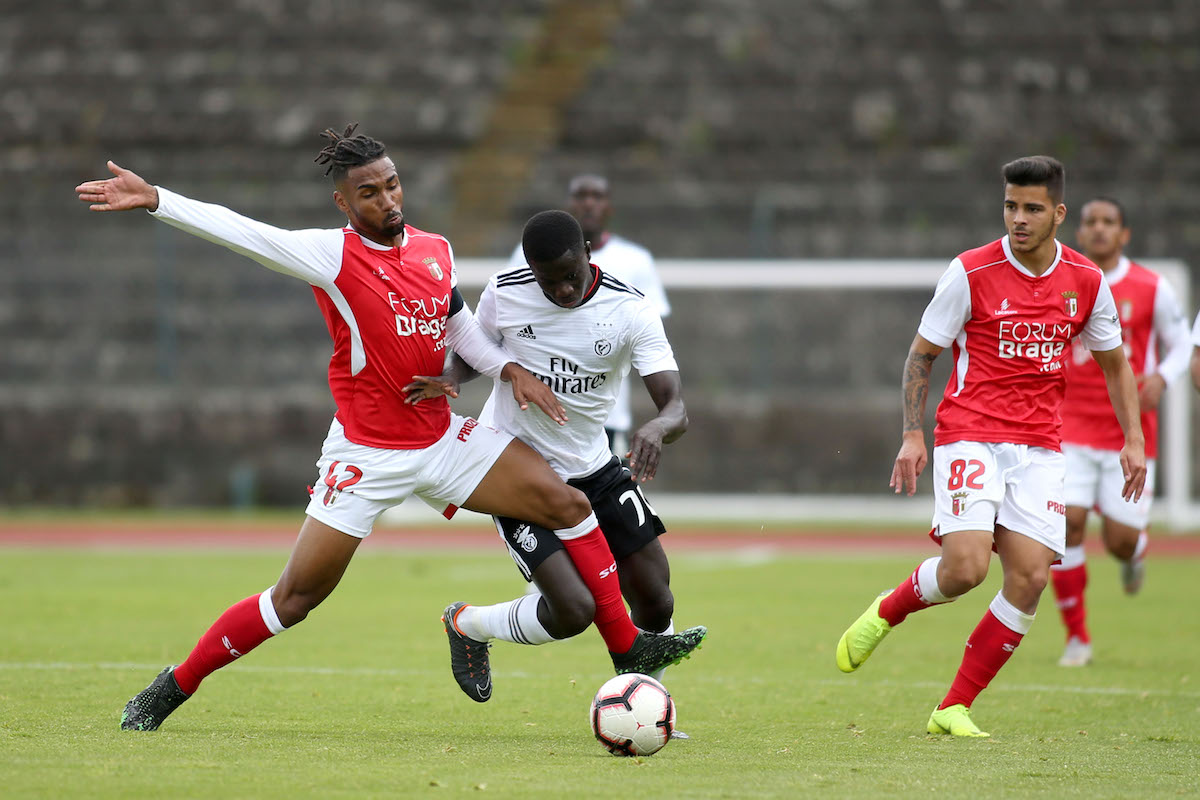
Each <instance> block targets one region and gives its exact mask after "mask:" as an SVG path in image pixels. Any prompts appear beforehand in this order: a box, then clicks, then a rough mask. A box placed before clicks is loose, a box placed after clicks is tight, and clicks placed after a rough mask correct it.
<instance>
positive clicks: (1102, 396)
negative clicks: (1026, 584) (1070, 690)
mask: <svg viewBox="0 0 1200 800" xmlns="http://www.w3.org/2000/svg"><path fill="white" fill-rule="evenodd" d="M1129 237H1130V229H1129V224H1128V222H1127V220H1126V219H1125V209H1124V208H1122V207H1121V204H1120V203H1118V202H1117V201H1116V200H1114V199H1112V198H1109V197H1097V198H1094V199H1092V200H1090V201H1088V202H1087V203H1086V204H1084V206H1083V212H1082V214H1081V216H1080V222H1079V230H1078V231H1077V232H1076V239H1077V240H1078V241H1079V245H1080V247H1082V248H1083V253H1084V255H1086V256H1087V257H1088V258H1089V259H1091V260H1092V261H1093V262H1095V264H1096V266H1098V267H1099V268H1100V269H1101V270H1102V271H1103V272H1104V280H1105V282H1106V283H1108V287H1109V289H1111V290H1112V293H1113V300H1114V301H1115V302H1116V304H1117V314H1118V315H1119V316H1120V318H1121V332H1122V334H1123V339H1124V342H1125V356H1126V357H1127V358H1128V359H1129V366H1130V368H1132V369H1133V375H1134V378H1135V379H1136V380H1137V381H1138V384H1139V387H1140V388H1139V392H1138V402H1139V405H1140V408H1141V411H1142V420H1141V421H1142V433H1143V434H1144V435H1145V437H1146V491H1145V492H1143V493H1142V497H1141V499H1140V500H1138V501H1137V502H1135V503H1127V502H1125V501H1124V500H1122V499H1121V489H1122V486H1123V485H1124V482H1125V478H1124V475H1123V473H1122V470H1121V460H1120V452H1121V447H1122V445H1123V443H1124V435H1123V434H1122V432H1121V425H1120V423H1119V422H1118V420H1117V417H1116V414H1114V413H1113V410H1112V404H1111V403H1109V400H1108V391H1107V388H1106V384H1105V380H1104V373H1103V372H1102V371H1101V369H1100V367H1099V365H1097V364H1096V361H1095V360H1094V359H1093V358H1092V356H1091V353H1090V352H1088V350H1087V348H1086V347H1084V346H1083V344H1082V342H1080V341H1079V340H1078V339H1076V340H1075V344H1074V352H1073V355H1072V357H1071V358H1070V359H1068V360H1067V363H1066V375H1067V393H1066V396H1065V398H1064V400H1063V406H1062V420H1063V426H1062V438H1063V448H1062V451H1063V456H1064V457H1065V458H1066V463H1067V481H1066V491H1065V495H1066V498H1067V550H1066V553H1064V554H1063V558H1062V563H1061V564H1055V565H1054V566H1053V567H1051V568H1050V577H1051V580H1052V581H1053V583H1054V594H1055V597H1056V598H1057V600H1058V610H1059V613H1060V614H1062V618H1063V622H1064V623H1065V624H1066V627H1067V645H1066V649H1065V650H1064V651H1063V654H1062V657H1061V658H1060V659H1059V660H1058V663H1059V665H1060V666H1063V667H1082V666H1084V665H1085V664H1088V663H1090V662H1091V660H1092V642H1091V636H1090V635H1089V634H1088V629H1087V621H1086V610H1085V607H1084V588H1085V587H1086V586H1087V564H1086V561H1085V559H1084V553H1083V537H1084V532H1085V529H1086V525H1087V518H1088V512H1089V511H1090V510H1091V509H1093V508H1095V509H1096V510H1097V511H1099V512H1100V516H1101V519H1102V524H1101V529H1100V530H1101V534H1102V536H1103V538H1104V546H1105V547H1106V548H1108V552H1110V553H1112V554H1113V556H1114V557H1115V558H1117V559H1118V560H1119V561H1120V562H1121V582H1122V584H1123V585H1124V587H1125V592H1126V593H1127V594H1131V595H1132V594H1137V592H1138V590H1139V589H1141V588H1142V580H1143V578H1144V577H1145V570H1146V567H1145V561H1144V556H1145V552H1146V542H1147V538H1146V526H1147V524H1148V523H1149V520H1150V504H1151V502H1152V499H1153V492H1154V465H1155V459H1156V458H1157V456H1158V403H1159V400H1160V399H1161V398H1162V394H1163V390H1164V389H1166V388H1167V385H1168V384H1169V383H1171V382H1172V381H1174V380H1175V379H1176V378H1178V377H1179V376H1180V375H1182V374H1183V373H1184V372H1186V371H1187V363H1188V353H1189V351H1190V349H1191V348H1190V347H1189V344H1188V328H1187V320H1186V319H1185V318H1184V316H1183V310H1182V309H1181V308H1180V306H1179V301H1178V300H1177V299H1176V297H1175V292H1174V291H1173V290H1172V289H1171V285H1170V284H1169V283H1167V282H1166V281H1165V280H1163V279H1162V277H1161V276H1159V275H1158V274H1156V273H1154V272H1151V271H1150V270H1148V269H1146V268H1145V267H1143V266H1141V265H1140V264H1137V263H1135V262H1133V261H1130V260H1129V259H1128V258H1126V257H1125V255H1124V250H1125V246H1126V245H1128V244H1129ZM1160 356H1161V360H1160Z"/></svg>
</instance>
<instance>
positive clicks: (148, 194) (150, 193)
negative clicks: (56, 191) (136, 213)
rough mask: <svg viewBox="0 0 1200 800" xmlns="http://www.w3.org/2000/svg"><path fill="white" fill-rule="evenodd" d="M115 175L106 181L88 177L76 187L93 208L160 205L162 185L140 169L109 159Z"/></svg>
mask: <svg viewBox="0 0 1200 800" xmlns="http://www.w3.org/2000/svg"><path fill="white" fill-rule="evenodd" d="M108 171H109V172H111V173H112V174H113V175H114V176H116V177H113V178H108V179H106V180H102V181H85V182H84V183H81V184H79V185H78V186H76V187H75V194H76V195H77V196H78V197H79V199H80V200H82V201H83V202H85V203H91V205H90V206H88V208H89V209H90V210H92V211H128V210H129V209H131V208H146V209H149V210H151V211H154V210H155V209H157V208H158V189H155V188H154V187H153V186H151V185H150V184H148V183H146V182H145V181H144V180H142V178H141V176H139V175H138V174H137V173H136V172H131V171H129V170H127V169H125V168H124V167H118V166H117V165H116V164H114V163H113V162H112V161H109V162H108Z"/></svg>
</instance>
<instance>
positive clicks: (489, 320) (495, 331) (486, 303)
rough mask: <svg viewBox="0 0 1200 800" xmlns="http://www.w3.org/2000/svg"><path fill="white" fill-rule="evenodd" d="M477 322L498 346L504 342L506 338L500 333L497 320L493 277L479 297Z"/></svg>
mask: <svg viewBox="0 0 1200 800" xmlns="http://www.w3.org/2000/svg"><path fill="white" fill-rule="evenodd" d="M475 321H476V322H478V323H479V327H480V328H482V329H483V332H484V333H486V334H487V335H488V338H489V339H491V340H492V341H493V342H495V343H496V344H500V343H501V342H502V341H503V340H504V336H503V335H502V334H501V333H500V324H499V322H498V321H497V319H496V279H495V278H494V277H493V278H492V279H491V280H490V281H488V284H487V286H485V287H483V294H481V295H480V296H479V306H478V307H476V309H475Z"/></svg>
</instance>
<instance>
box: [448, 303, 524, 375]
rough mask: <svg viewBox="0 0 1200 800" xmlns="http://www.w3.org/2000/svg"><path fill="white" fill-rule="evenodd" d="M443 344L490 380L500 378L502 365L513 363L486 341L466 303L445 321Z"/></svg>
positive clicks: (511, 358)
mask: <svg viewBox="0 0 1200 800" xmlns="http://www.w3.org/2000/svg"><path fill="white" fill-rule="evenodd" d="M446 344H447V345H448V346H449V347H450V349H451V350H453V351H454V352H456V353H458V354H459V355H460V356H462V359H463V361H466V362H467V363H468V364H470V365H471V367H472V368H474V370H475V371H476V372H478V373H479V374H481V375H487V376H488V377H489V378H498V377H500V371H501V370H502V369H504V365H505V364H507V363H509V362H510V361H516V359H514V358H513V357H512V356H510V355H509V354H508V353H506V352H505V351H504V350H503V349H502V348H501V347H500V346H499V345H498V344H496V343H495V342H493V341H492V340H491V339H490V338H488V335H487V334H486V333H484V331H483V328H481V327H479V322H478V320H476V319H475V315H474V314H472V313H471V309H470V307H469V306H468V305H467V304H466V303H465V302H464V303H463V307H462V308H460V309H459V310H458V313H457V314H453V315H451V317H450V318H449V319H447V320H446Z"/></svg>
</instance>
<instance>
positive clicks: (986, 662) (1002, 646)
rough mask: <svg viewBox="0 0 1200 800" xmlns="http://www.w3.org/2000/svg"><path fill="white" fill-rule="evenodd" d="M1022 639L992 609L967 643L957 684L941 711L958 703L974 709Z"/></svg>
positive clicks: (951, 689)
mask: <svg viewBox="0 0 1200 800" xmlns="http://www.w3.org/2000/svg"><path fill="white" fill-rule="evenodd" d="M1022 638H1024V634H1021V633H1017V632H1016V631H1014V630H1013V629H1012V628H1009V627H1008V626H1007V625H1005V624H1004V623H1003V622H1001V621H1000V620H998V619H996V616H995V615H994V614H992V611H991V609H988V611H987V613H986V614H984V615H983V619H981V620H980V621H979V624H978V625H977V626H975V630H974V631H973V632H972V633H971V638H969V639H967V648H966V652H964V653H963V660H962V665H961V666H959V668H958V674H957V675H955V676H954V683H953V684H951V685H950V691H949V692H948V693H947V694H946V699H945V700H943V701H942V704H941V705H940V706H938V708H946V707H947V706H952V705H955V704H957V703H962V704H963V705H964V706H966V707H967V708H970V707H971V704H972V703H974V702H975V698H976V697H978V696H979V693H980V692H982V691H983V690H984V689H985V688H987V685H988V684H989V683H991V682H992V678H994V677H996V673H997V672H999V671H1000V668H1001V667H1003V666H1004V664H1005V663H1006V662H1007V661H1008V659H1009V657H1010V656H1011V655H1012V654H1013V651H1014V650H1016V649H1017V645H1019V644H1020V643H1021V639H1022Z"/></svg>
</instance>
